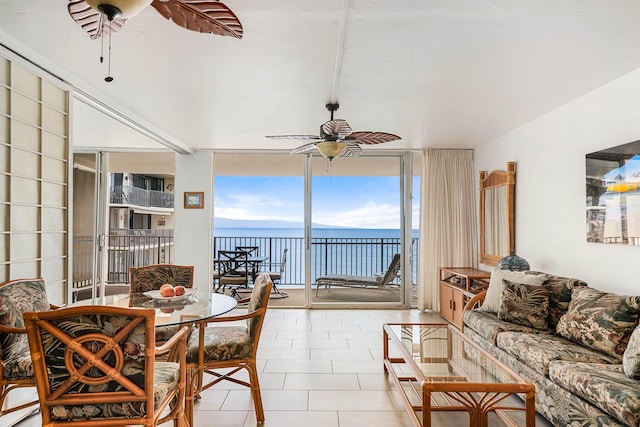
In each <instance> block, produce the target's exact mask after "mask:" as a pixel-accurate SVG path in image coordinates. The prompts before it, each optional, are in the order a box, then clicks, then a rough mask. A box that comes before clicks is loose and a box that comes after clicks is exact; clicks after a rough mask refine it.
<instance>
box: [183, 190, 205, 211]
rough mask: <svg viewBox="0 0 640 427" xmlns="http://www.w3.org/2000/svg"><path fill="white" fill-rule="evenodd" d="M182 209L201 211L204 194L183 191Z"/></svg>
mask: <svg viewBox="0 0 640 427" xmlns="http://www.w3.org/2000/svg"><path fill="white" fill-rule="evenodd" d="M184 208H185V209H202V208H204V192H202V191H185V192H184Z"/></svg>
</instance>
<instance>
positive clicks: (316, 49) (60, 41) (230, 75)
mask: <svg viewBox="0 0 640 427" xmlns="http://www.w3.org/2000/svg"><path fill="white" fill-rule="evenodd" d="M224 3H225V4H226V5H227V6H229V7H230V8H231V9H232V10H233V11H234V12H235V13H236V15H237V16H238V17H239V19H240V21H241V22H242V24H243V27H244V38H243V39H241V40H238V39H234V38H231V37H221V36H213V35H205V34H200V33H195V32H191V31H187V30H185V29H183V28H181V27H178V26H177V25H175V24H173V23H172V22H169V21H166V20H165V19H164V18H163V17H162V16H161V15H160V14H159V13H158V12H156V11H155V10H154V9H153V8H152V7H148V8H147V9H145V10H143V11H142V12H141V13H140V14H139V15H137V16H135V17H134V18H132V19H131V20H129V22H128V23H127V24H126V26H125V27H124V28H123V29H122V30H121V31H120V32H118V33H116V34H115V35H114V36H113V40H112V44H113V50H112V65H111V70H112V75H113V76H114V77H115V81H113V82H112V83H106V82H105V81H104V80H103V79H104V77H105V76H106V75H107V66H106V64H100V63H99V61H98V58H99V56H100V41H96V40H91V39H90V38H89V37H88V35H87V34H86V33H84V32H83V30H82V29H81V28H80V27H79V26H78V25H77V24H76V23H75V22H74V21H73V20H72V19H71V18H70V17H69V15H68V14H67V8H66V4H67V1H66V0H20V1H16V0H0V40H1V41H2V44H4V45H5V46H8V47H10V48H11V49H13V50H16V51H18V52H19V53H20V54H22V55H24V56H26V57H27V58H29V59H30V60H32V61H34V62H36V63H38V64H41V65H42V66H44V67H45V68H47V69H49V70H51V71H52V72H54V73H55V74H57V75H59V76H60V77H62V78H63V79H65V80H66V81H68V82H70V83H71V84H72V85H74V86H76V87H78V88H80V89H81V90H82V91H84V92H86V93H88V94H90V95H91V96H93V97H95V98H97V99H98V100H100V101H102V102H104V103H107V104H109V105H112V106H114V107H115V108H116V109H118V110H121V111H122V112H123V113H125V114H126V115H130V116H132V117H134V118H135V119H136V120H137V121H139V122H141V123H144V124H145V126H147V127H148V128H150V129H153V130H154V132H157V133H158V134H160V135H162V136H163V137H165V138H166V139H167V140H169V141H172V142H174V143H176V144H178V145H182V146H184V147H188V148H189V149H191V150H196V149H201V148H224V149H230V148H232V149H283V150H289V149H291V148H294V147H296V146H297V145H299V144H298V143H297V141H287V140H269V139H266V138H264V135H273V134H289V133H294V134H317V133H318V128H319V125H320V124H321V123H323V122H324V121H326V120H328V118H329V113H328V112H327V111H326V110H325V107H324V106H325V104H326V103H327V102H329V101H332V100H333V99H332V98H333V97H335V100H336V101H338V102H339V103H340V105H341V107H340V110H339V111H338V112H337V114H336V117H338V118H345V119H347V120H348V121H349V123H350V124H351V126H352V128H353V129H354V130H358V131H364V130H372V131H383V132H390V133H395V134H398V135H400V136H401V137H402V140H401V141H395V142H390V143H387V144H384V145H382V146H378V147H374V149H375V148H381V149H405V148H408V149H417V148H422V147H469V148H471V147H476V146H478V145H480V144H482V143H484V142H487V141H490V140H492V139H494V138H496V137H498V136H501V135H503V134H505V133H507V132H509V131H510V130H512V129H514V128H516V127H518V126H520V125H522V124H524V123H526V122H528V121H530V120H532V119H534V118H536V117H538V116H540V115H542V114H544V113H545V112H548V111H551V110H553V109H555V108H558V107H559V106H561V105H563V104H565V103H567V102H569V101H571V100H572V99H575V98H577V97H579V96H581V95H583V94H585V93H588V92H590V91H592V90H594V89H596V88H598V87H600V86H602V85H604V84H606V83H607V82H610V81H612V80H614V79H616V78H618V77H620V76H622V75H624V74H626V73H628V72H630V71H632V70H634V69H636V68H638V67H640V25H638V23H639V22H640V2H638V1H637V0H628V1H625V0H616V1H611V0H562V1H558V0H484V1H483V0H304V1H302V0H280V1H275V0H224ZM345 17H346V20H345ZM342 23H344V27H343V26H342ZM341 28H344V51H343V54H342V55H341V54H340V52H341V49H340V40H341V37H340V34H341ZM341 57H342V60H341ZM79 116H82V118H83V120H82V126H81V128H82V130H81V131H80V130H78V133H77V135H75V137H74V144H78V145H81V146H93V145H95V146H113V147H126V146H136V145H137V142H135V138H131V140H129V137H128V136H121V134H120V133H118V132H108V131H105V130H104V129H102V128H101V127H98V126H94V125H92V124H91V123H88V121H89V120H90V118H91V117H92V114H91V113H88V112H86V111H83V112H82V114H81V115H80V114H79ZM76 121H77V120H76ZM77 126H79V127H80V124H79V123H78V124H77ZM123 139H124V140H123ZM142 145H144V144H142ZM365 149H369V147H367V148H365Z"/></svg>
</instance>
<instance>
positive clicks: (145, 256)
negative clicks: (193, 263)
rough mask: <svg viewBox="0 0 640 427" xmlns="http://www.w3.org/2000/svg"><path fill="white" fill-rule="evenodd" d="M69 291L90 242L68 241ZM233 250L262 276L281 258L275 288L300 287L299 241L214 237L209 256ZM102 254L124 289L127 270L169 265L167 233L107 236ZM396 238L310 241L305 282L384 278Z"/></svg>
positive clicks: (77, 281)
mask: <svg viewBox="0 0 640 427" xmlns="http://www.w3.org/2000/svg"><path fill="white" fill-rule="evenodd" d="M73 245H74V262H73V264H74V265H73V275H74V290H75V289H80V288H82V287H84V286H83V285H86V282H84V280H86V278H87V273H88V272H89V271H90V269H89V266H90V262H91V254H92V248H93V239H91V237H89V236H76V237H75V238H74V242H73ZM237 246H257V247H258V252H259V254H260V255H261V256H266V257H268V261H267V262H266V263H265V264H264V265H263V266H262V268H263V269H264V270H279V267H280V261H281V258H282V254H283V252H284V250H285V249H288V251H287V261H286V263H285V268H284V272H283V275H282V282H281V285H288V286H304V282H305V261H304V256H305V246H304V238H302V237H216V238H214V239H213V249H214V252H213V253H214V254H216V253H217V251H218V250H234V249H235V248H236V247H237ZM105 249H106V250H107V251H108V254H109V256H108V274H107V279H106V282H107V283H118V284H128V283H129V268H130V267H140V266H144V265H150V264H163V263H167V264H170V263H172V262H173V230H112V231H111V233H110V234H109V236H107V239H106V248H105ZM400 249H401V242H400V239H399V238H322V237H317V238H312V239H311V281H312V282H315V279H316V278H317V277H319V276H322V275H325V274H334V273H335V274H351V275H356V276H373V275H375V274H380V273H384V272H385V271H386V270H387V268H388V267H389V264H390V263H391V260H392V258H393V256H394V254H396V253H400ZM411 257H412V258H411V259H412V260H413V262H412V271H411V273H410V274H409V277H410V278H411V284H415V283H417V262H416V261H417V259H418V239H417V238H414V239H412V241H411Z"/></svg>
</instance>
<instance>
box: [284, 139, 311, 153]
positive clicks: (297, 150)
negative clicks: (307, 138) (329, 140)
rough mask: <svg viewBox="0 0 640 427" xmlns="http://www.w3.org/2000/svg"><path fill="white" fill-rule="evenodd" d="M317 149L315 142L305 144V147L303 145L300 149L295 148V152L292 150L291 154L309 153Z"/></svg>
mask: <svg viewBox="0 0 640 427" xmlns="http://www.w3.org/2000/svg"><path fill="white" fill-rule="evenodd" d="M315 148H316V143H315V142H310V143H309V144H304V145H301V146H300V147H298V148H294V149H293V150H291V152H290V153H289V154H301V153H306V152H309V151H311V150H315Z"/></svg>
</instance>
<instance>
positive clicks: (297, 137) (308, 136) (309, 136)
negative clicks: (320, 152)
mask: <svg viewBox="0 0 640 427" xmlns="http://www.w3.org/2000/svg"><path fill="white" fill-rule="evenodd" d="M265 138H272V139H317V140H318V141H322V138H320V137H319V136H318V135H267V136H265Z"/></svg>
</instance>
